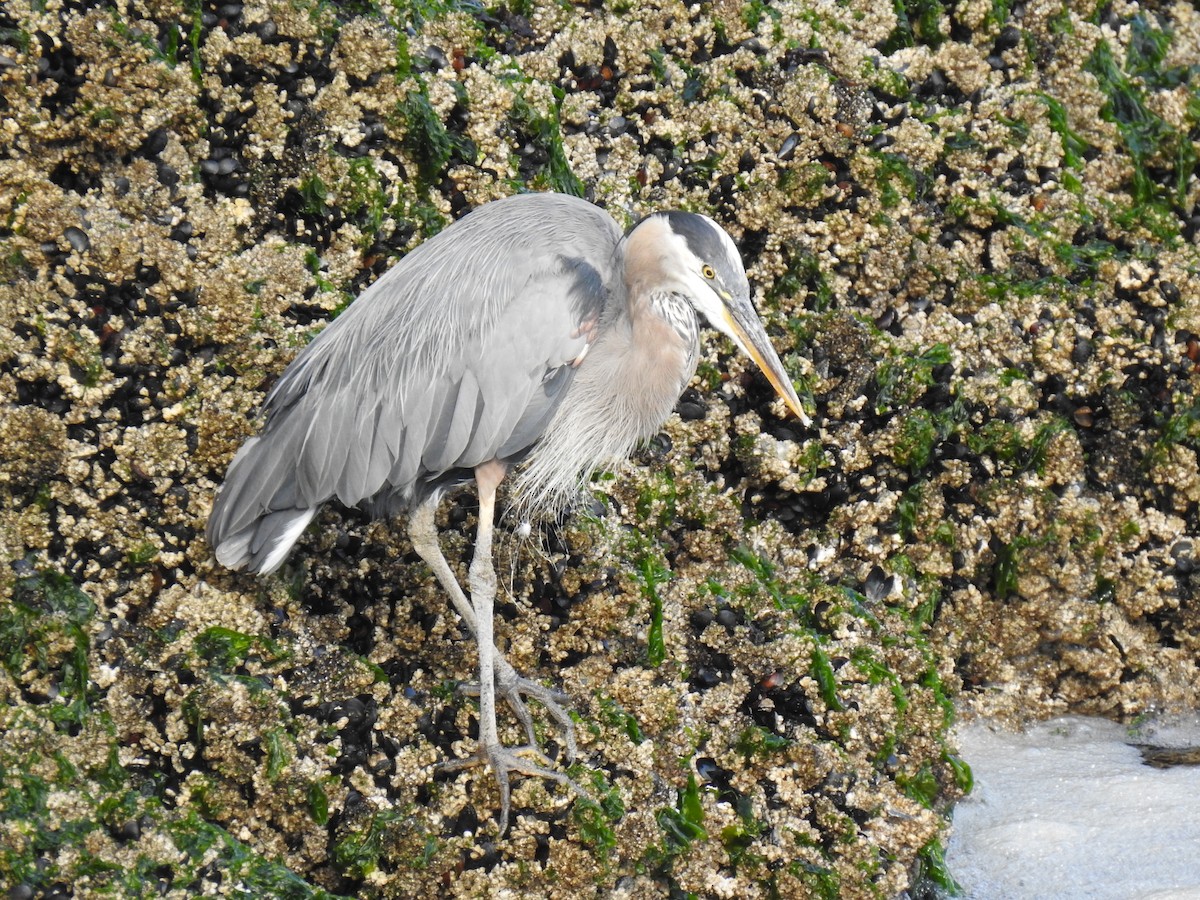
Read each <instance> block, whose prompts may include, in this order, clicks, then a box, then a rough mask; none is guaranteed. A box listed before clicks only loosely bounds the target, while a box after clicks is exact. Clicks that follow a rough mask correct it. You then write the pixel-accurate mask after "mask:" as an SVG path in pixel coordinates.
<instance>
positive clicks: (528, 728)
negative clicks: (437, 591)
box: [408, 500, 576, 763]
mask: <svg viewBox="0 0 1200 900" xmlns="http://www.w3.org/2000/svg"><path fill="white" fill-rule="evenodd" d="M436 513H437V503H436V501H433V500H428V501H426V502H425V503H422V504H421V505H420V506H419V507H417V508H416V509H415V510H414V511H413V513H412V515H411V516H410V517H409V523H408V532H409V537H410V538H411V540H412V544H413V549H414V550H416V551H417V555H418V556H420V557H421V559H422V560H424V562H425V565H427V566H429V568H430V570H431V571H432V572H433V574H434V576H435V577H436V578H437V580H438V582H439V583H440V584H441V585H442V588H443V589H444V590H445V591H446V593H447V594H449V595H450V602H451V603H453V604H454V608H455V610H457V612H458V614H459V615H460V616H461V617H462V619H463V621H464V622H466V624H467V628H468V629H469V630H470V632H471V635H472V636H473V637H475V639H476V641H478V640H479V629H478V628H477V627H476V618H475V609H474V607H473V606H472V605H471V601H470V600H468V599H467V595H466V594H465V593H464V592H463V589H462V587H461V586H460V585H459V583H458V580H457V579H456V578H455V577H454V573H453V572H452V571H451V569H450V564H449V563H448V562H447V561H446V557H445V555H444V554H443V553H442V548H441V545H440V544H439V543H438V537H437V526H436V525H435V524H434V517H435V514H436ZM481 521H482V519H481ZM490 521H491V520H490V519H489V522H490ZM476 553H478V550H477V551H476ZM490 554H491V551H490V549H489V557H490ZM493 593H494V592H493ZM490 621H491V619H490V616H489V623H490ZM492 646H493V649H494V654H493V659H494V663H493V668H494V671H495V679H496V689H497V691H498V693H500V694H501V695H502V696H503V697H504V699H505V701H506V702H507V703H508V705H509V707H510V708H511V709H512V711H513V714H514V715H515V716H516V717H517V719H518V720H519V721H520V723H521V725H522V726H523V727H524V729H525V735H526V737H527V739H528V741H529V744H530V745H533V744H534V743H536V740H537V738H536V736H535V734H534V730H533V717H532V716H531V715H530V714H529V707H528V706H527V705H526V704H525V698H532V699H533V700H536V701H537V702H538V703H540V704H542V706H543V707H545V709H546V712H547V713H549V714H550V717H551V718H552V719H553V720H554V721H555V722H556V723H558V726H559V728H560V729H561V730H562V733H563V738H564V740H565V741H566V745H567V746H566V752H565V756H566V760H567V762H568V763H572V762H574V761H575V753H576V743H575V723H574V722H572V721H571V716H570V714H569V713H568V712H567V710H566V707H565V705H564V704H566V703H567V702H568V700H569V698H568V697H567V695H566V694H564V693H562V692H561V691H555V690H552V689H551V688H548V687H546V686H545V685H544V684H539V683H538V682H536V681H534V680H532V679H530V678H524V677H522V676H521V675H518V674H517V670H516V669H514V668H513V667H512V665H511V664H510V663H509V662H508V660H507V659H505V658H504V654H503V653H501V652H500V650H499V648H496V647H495V644H494V643H493V645H492ZM463 689H464V690H465V691H466V692H467V693H469V694H472V695H476V696H478V694H479V693H480V690H479V685H478V684H475V685H464V686H463Z"/></svg>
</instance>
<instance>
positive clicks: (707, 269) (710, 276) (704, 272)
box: [700, 266, 717, 281]
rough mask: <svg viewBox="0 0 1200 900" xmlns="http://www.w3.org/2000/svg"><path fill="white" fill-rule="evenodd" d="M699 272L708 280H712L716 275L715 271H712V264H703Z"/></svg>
mask: <svg viewBox="0 0 1200 900" xmlns="http://www.w3.org/2000/svg"><path fill="white" fill-rule="evenodd" d="M700 274H701V275H703V276H704V277H705V278H707V279H708V280H709V281H712V280H713V279H714V278H716V277H717V273H716V272H714V271H713V267H712V266H705V267H704V268H703V269H701V270H700Z"/></svg>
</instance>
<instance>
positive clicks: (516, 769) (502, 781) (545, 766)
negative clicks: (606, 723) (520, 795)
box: [439, 744, 591, 835]
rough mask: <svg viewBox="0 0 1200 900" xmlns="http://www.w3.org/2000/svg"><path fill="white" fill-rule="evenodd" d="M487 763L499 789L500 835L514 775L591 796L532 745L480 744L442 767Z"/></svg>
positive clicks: (452, 769)
mask: <svg viewBox="0 0 1200 900" xmlns="http://www.w3.org/2000/svg"><path fill="white" fill-rule="evenodd" d="M484 764H487V765H488V766H490V767H491V769H492V772H493V774H494V775H495V776H496V786H497V788H498V789H499V791H500V834H501V835H503V834H504V833H505V832H506V831H508V813H509V809H510V808H511V803H510V798H509V794H510V783H511V780H512V778H511V776H512V775H513V774H517V775H525V776H528V777H530V778H545V779H548V780H550V781H557V782H558V783H559V784H562V785H565V786H566V787H569V788H570V789H571V790H573V791H574V792H575V793H576V794H577V795H579V796H581V797H587V798H588V799H591V795H590V794H588V792H587V791H585V790H584V789H583V788H582V787H580V786H579V784H577V783H576V782H575V781H574V780H573V779H572V778H570V777H568V776H567V775H565V774H564V773H562V772H559V771H557V770H555V769H553V768H551V766H553V764H554V763H553V762H552V761H551V760H550V759H548V758H547V757H546V755H545V754H544V753H542V751H541V750H539V749H538V748H537V747H536V746H533V745H528V746H522V747H505V746H504V745H502V744H497V745H496V746H494V747H490V748H489V747H483V746H481V747H480V748H479V749H478V750H476V751H475V752H474V753H473V754H471V755H470V756H468V757H464V758H463V759H454V760H450V761H448V762H444V763H442V764H441V765H440V766H439V768H440V769H441V770H442V771H443V772H457V771H461V770H462V769H470V768H474V767H475V766H480V765H484Z"/></svg>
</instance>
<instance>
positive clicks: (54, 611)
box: [0, 569, 96, 727]
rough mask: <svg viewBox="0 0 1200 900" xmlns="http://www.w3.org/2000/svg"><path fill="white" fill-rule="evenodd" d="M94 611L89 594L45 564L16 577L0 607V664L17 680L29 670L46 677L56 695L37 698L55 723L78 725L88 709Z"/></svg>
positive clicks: (59, 724)
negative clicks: (8, 598) (8, 600)
mask: <svg viewBox="0 0 1200 900" xmlns="http://www.w3.org/2000/svg"><path fill="white" fill-rule="evenodd" d="M95 614H96V606H95V604H94V603H92V601H91V598H89V597H88V596H87V594H85V593H84V592H83V591H81V590H80V589H79V588H78V587H77V586H76V585H75V583H74V582H73V581H72V580H71V578H70V577H69V576H67V575H65V574H63V573H61V572H56V571H54V570H51V569H45V570H41V571H38V572H35V573H34V574H32V575H26V576H24V577H22V578H18V579H17V581H16V583H15V584H14V586H13V593H12V602H11V603H8V604H5V605H4V606H0V663H2V664H3V665H4V667H5V668H6V669H7V670H8V672H9V673H10V674H11V675H12V677H13V679H14V680H15V681H16V682H17V683H22V682H24V681H25V678H24V677H23V674H24V673H25V672H28V671H30V670H33V671H36V672H37V673H38V674H39V675H41V676H44V677H46V678H48V679H49V680H50V682H51V683H52V684H53V685H54V688H53V692H54V693H56V694H57V696H53V697H51V696H46V697H39V698H37V702H39V703H43V704H46V707H45V708H46V711H47V713H48V715H49V717H50V719H51V720H52V721H53V722H54V723H55V724H56V725H58V726H59V727H67V726H69V725H78V724H80V723H81V722H82V721H83V719H84V717H85V716H86V715H87V713H88V710H89V708H90V702H91V698H92V693H93V692H92V690H91V688H90V680H89V679H90V667H89V663H88V653H89V650H90V649H91V640H90V638H89V636H88V625H89V623H90V622H91V621H92V618H93V617H94V616H95Z"/></svg>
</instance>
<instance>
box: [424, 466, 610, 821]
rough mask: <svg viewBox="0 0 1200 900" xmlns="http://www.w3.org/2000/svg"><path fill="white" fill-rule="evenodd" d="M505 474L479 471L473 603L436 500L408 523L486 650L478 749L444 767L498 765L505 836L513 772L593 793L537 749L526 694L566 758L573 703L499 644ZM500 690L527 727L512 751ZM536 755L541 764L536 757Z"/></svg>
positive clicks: (571, 751)
mask: <svg viewBox="0 0 1200 900" xmlns="http://www.w3.org/2000/svg"><path fill="white" fill-rule="evenodd" d="M504 474H505V467H504V465H503V464H502V463H499V462H492V463H487V464H484V465H483V466H480V467H478V468H477V469H476V483H477V485H478V487H479V529H478V533H477V536H476V541H475V555H474V556H473V558H472V560H471V568H470V579H471V599H470V600H468V599H467V596H466V594H465V593H464V592H463V589H462V587H461V586H460V585H459V583H458V581H457V579H455V577H454V573H453V572H452V571H451V569H450V565H449V563H448V562H447V561H446V558H445V556H444V555H443V553H442V551H441V547H440V546H439V544H438V540H437V528H436V526H435V524H434V514H435V512H436V505H435V504H434V503H432V502H426V503H424V504H422V505H421V506H420V507H418V508H417V509H416V510H414V511H413V514H412V516H411V517H410V521H409V534H410V537H411V539H412V542H413V548H414V549H415V550H416V551H417V554H418V555H419V556H420V557H421V558H422V559H423V560H424V561H425V563H426V565H428V566H429V568H430V569H431V570H432V571H433V573H434V575H435V576H436V577H437V579H438V581H439V582H440V583H441V584H442V586H443V588H445V590H446V592H447V593H448V594H449V595H450V600H451V602H452V603H453V604H454V608H455V609H456V610H457V611H458V613H459V615H461V616H462V618H463V621H464V622H466V623H467V627H468V628H469V629H470V630H471V633H472V634H473V635H474V637H475V641H476V644H477V646H478V648H479V683H478V685H477V686H476V688H475V690H474V691H473V692H477V693H478V695H479V750H478V752H477V753H476V754H475V755H473V756H471V757H469V758H467V759H463V760H456V761H454V762H451V763H447V764H445V765H444V766H443V769H444V770H448V771H453V770H456V769H461V768H467V767H469V766H476V765H480V764H483V763H487V764H489V765H490V766H491V767H492V770H493V771H494V772H495V774H496V781H497V784H498V786H499V789H500V833H501V834H503V833H504V832H505V831H506V830H507V829H508V811H509V776H510V774H511V773H513V772H517V773H519V774H522V775H530V776H534V777H539V778H549V779H552V780H554V781H558V782H560V783H562V784H565V785H567V786H569V787H571V788H572V789H573V790H575V791H576V793H579V794H581V795H583V796H587V792H586V791H584V790H583V789H582V788H580V787H579V785H577V784H576V783H575V782H574V781H572V780H571V779H570V778H568V777H567V776H566V775H564V774H562V773H561V772H557V771H555V770H554V769H551V768H549V766H551V765H552V763H551V761H550V760H549V759H547V758H546V756H545V754H543V753H542V752H541V750H540V749H538V747H537V743H536V736H535V734H534V730H533V719H532V717H531V716H530V714H529V710H528V708H527V707H526V705H525V702H524V699H523V698H524V697H532V698H533V699H535V700H537V701H538V702H539V703H541V704H542V705H543V706H544V707H545V708H546V711H547V712H548V713H550V715H551V716H552V717H553V718H554V719H555V721H557V722H558V723H559V725H560V726H561V727H562V730H563V732H564V734H565V736H566V741H567V758H568V761H571V760H574V758H575V748H576V745H575V729H574V723H573V722H572V721H571V717H570V716H569V715H568V713H567V711H566V710H565V709H564V708H563V706H562V705H561V704H562V703H563V702H565V701H566V699H567V698H566V696H565V695H564V694H561V693H559V692H558V691H552V690H550V689H549V688H546V687H545V686H544V685H541V684H538V683H537V682H535V681H531V680H530V679H527V678H523V677H521V676H520V675H518V674H517V672H516V670H515V669H513V667H512V666H511V665H510V664H509V662H508V661H507V660H506V659H505V658H504V655H503V654H502V653H501V652H500V651H499V649H497V648H496V645H495V639H494V635H493V631H492V626H493V618H492V616H493V605H494V601H495V596H496V570H495V567H494V565H493V563H492V532H493V529H494V519H495V506H496V489H497V487H498V486H499V484H500V481H501V480H502V479H503V477H504ZM497 690H499V693H501V694H502V695H503V696H504V698H505V699H506V700H507V701H508V704H509V706H511V707H512V709H513V711H514V713H515V714H516V716H517V718H518V719H520V721H521V724H522V725H523V726H524V727H525V734H526V736H527V738H528V744H527V745H525V746H523V747H515V748H510V747H505V746H504V745H503V744H501V743H500V738H499V734H498V731H497V728H496V693H497ZM530 757H531V758H532V759H533V760H534V762H531V761H529V759H528V758H530Z"/></svg>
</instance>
